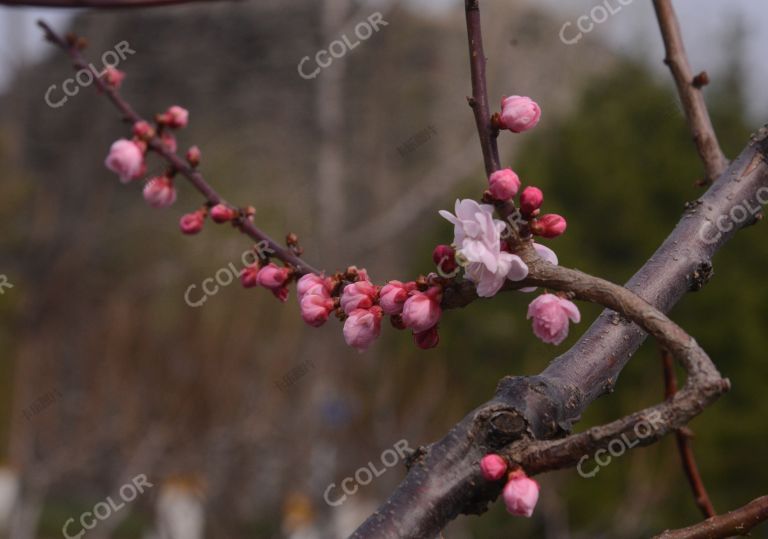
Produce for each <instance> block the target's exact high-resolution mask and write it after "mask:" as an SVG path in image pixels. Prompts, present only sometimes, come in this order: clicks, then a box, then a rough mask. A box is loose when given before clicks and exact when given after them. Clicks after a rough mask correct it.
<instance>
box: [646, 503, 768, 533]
mask: <svg viewBox="0 0 768 539" xmlns="http://www.w3.org/2000/svg"><path fill="white" fill-rule="evenodd" d="M766 520H768V496H761V497H760V498H755V499H754V500H752V501H751V502H749V503H748V504H747V505H745V506H743V507H740V508H738V509H734V510H733V511H730V512H728V513H725V514H723V515H717V516H714V517H712V518H708V519H707V520H705V521H704V522H699V523H698V524H694V525H693V526H689V527H687V528H682V529H680V530H667V531H665V532H664V533H662V534H661V535H657V536H656V539H721V538H722V539H724V538H726V537H732V536H734V535H748V534H749V531H750V530H751V529H752V528H754V527H755V526H757V525H758V524H760V523H761V522H765V521H766Z"/></svg>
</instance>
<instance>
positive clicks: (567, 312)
mask: <svg viewBox="0 0 768 539" xmlns="http://www.w3.org/2000/svg"><path fill="white" fill-rule="evenodd" d="M527 318H532V319H533V333H534V334H535V335H536V336H537V337H538V338H539V339H541V340H542V341H544V342H546V343H550V344H560V343H561V342H563V341H564V340H565V338H566V337H567V336H568V320H569V319H570V320H571V321H572V322H573V323H574V324H578V323H579V321H580V320H581V313H580V312H579V308H578V307H577V306H576V305H575V304H574V303H573V302H572V301H568V300H567V299H564V298H561V297H559V296H556V295H554V294H542V295H541V296H539V297H537V298H536V299H534V300H533V301H532V302H531V304H530V305H528V316H527Z"/></svg>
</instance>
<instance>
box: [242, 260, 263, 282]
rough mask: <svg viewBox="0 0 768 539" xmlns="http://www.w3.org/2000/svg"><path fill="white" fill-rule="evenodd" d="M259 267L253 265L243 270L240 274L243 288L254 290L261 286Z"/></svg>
mask: <svg viewBox="0 0 768 539" xmlns="http://www.w3.org/2000/svg"><path fill="white" fill-rule="evenodd" d="M258 275H259V266H258V265H256V264H252V265H250V266H247V267H245V268H243V269H242V271H241V272H240V283H241V284H242V285H243V288H253V287H254V286H256V285H258V284H259V281H258Z"/></svg>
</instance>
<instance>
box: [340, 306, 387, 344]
mask: <svg viewBox="0 0 768 539" xmlns="http://www.w3.org/2000/svg"><path fill="white" fill-rule="evenodd" d="M381 318H382V311H381V307H378V306H374V307H371V308H370V309H355V310H354V311H352V313H351V314H350V315H349V318H347V320H346V321H345V322H344V340H345V341H346V342H347V344H348V345H349V346H351V347H353V348H355V349H356V350H357V351H358V352H363V351H364V350H366V349H367V348H368V347H369V346H370V345H371V344H372V343H373V341H375V340H376V339H377V338H378V336H379V335H380V334H381Z"/></svg>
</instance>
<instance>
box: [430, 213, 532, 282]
mask: <svg viewBox="0 0 768 539" xmlns="http://www.w3.org/2000/svg"><path fill="white" fill-rule="evenodd" d="M454 211H455V212H456V215H453V214H452V213H450V212H448V211H445V210H441V211H440V215H442V216H443V217H444V218H445V219H447V220H448V221H449V222H451V223H453V234H454V239H453V243H454V245H455V246H456V253H457V255H458V258H457V259H459V260H462V261H463V264H464V266H465V273H466V276H467V279H469V280H470V281H472V282H473V283H475V284H476V285H477V294H478V295H479V296H481V297H490V296H493V295H495V294H496V293H497V292H498V291H499V289H501V287H502V286H503V285H504V281H505V280H506V279H510V280H513V281H519V280H522V279H524V278H525V277H526V276H527V275H528V266H526V265H525V263H524V262H523V260H522V259H521V258H520V257H519V256H517V255H514V254H511V253H506V252H502V250H501V232H502V230H504V226H505V225H504V222H503V221H499V220H498V219H494V218H493V206H491V205H489V204H478V203H477V202H475V201H474V200H471V199H464V200H456V206H455V210H454Z"/></svg>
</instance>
